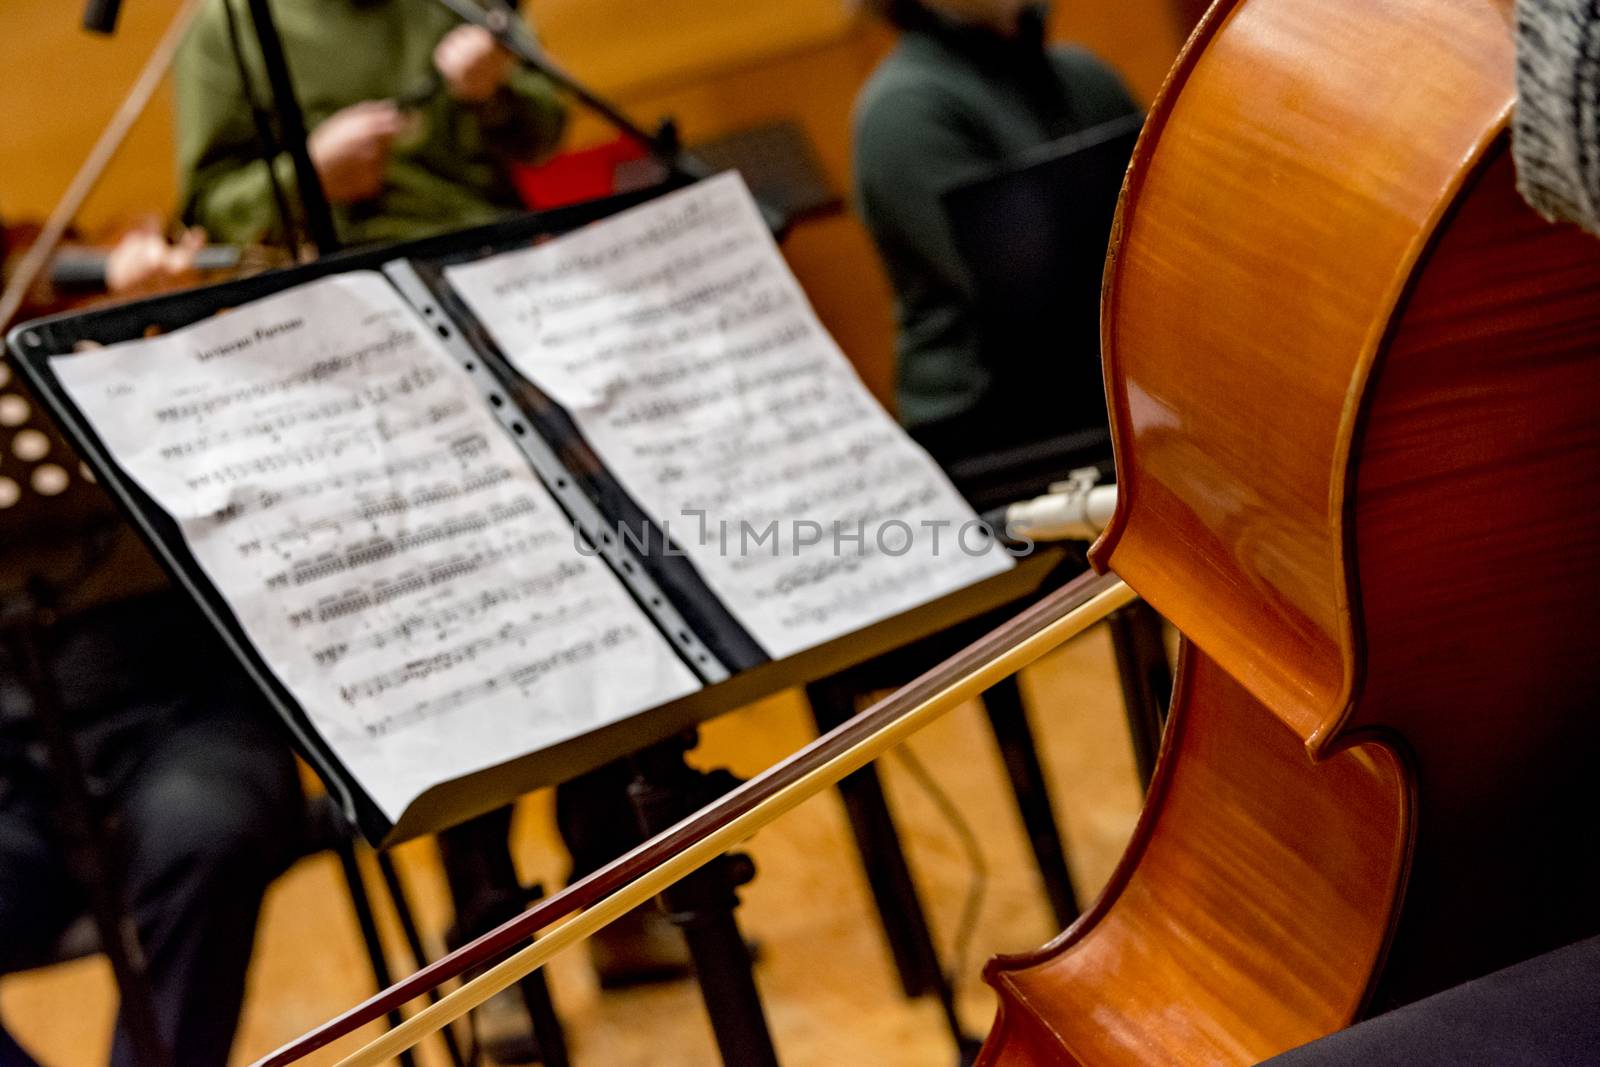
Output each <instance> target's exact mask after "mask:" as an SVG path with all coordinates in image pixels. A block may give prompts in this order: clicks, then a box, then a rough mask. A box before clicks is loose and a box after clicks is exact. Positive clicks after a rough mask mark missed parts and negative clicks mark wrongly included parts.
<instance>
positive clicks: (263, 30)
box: [249, 0, 339, 256]
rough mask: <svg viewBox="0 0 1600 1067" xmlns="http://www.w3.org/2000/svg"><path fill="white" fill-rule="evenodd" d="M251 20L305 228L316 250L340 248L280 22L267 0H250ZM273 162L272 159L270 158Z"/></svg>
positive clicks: (321, 251) (331, 210) (321, 253)
mask: <svg viewBox="0 0 1600 1067" xmlns="http://www.w3.org/2000/svg"><path fill="white" fill-rule="evenodd" d="M249 4H250V20H251V22H252V23H254V25H255V32H256V41H257V42H258V43H259V44H260V46H261V62H262V65H263V66H264V67H265V68H266V72H267V84H268V85H269V86H271V88H272V103H273V109H274V110H275V111H277V113H278V121H279V123H281V125H282V128H281V130H280V135H281V136H280V138H279V139H280V140H281V141H282V143H283V149H284V151H286V152H288V153H289V159H290V162H291V163H292V164H293V165H294V177H295V187H296V189H297V190H298V191H299V194H300V206H301V210H302V211H304V212H305V219H306V231H307V233H309V234H310V236H311V243H312V244H314V245H316V247H317V254H318V255H319V256H325V255H328V254H329V253H332V252H337V251H338V250H339V234H338V231H337V230H335V229H334V225H333V209H332V208H330V207H329V206H328V194H327V192H326V191H325V190H324V189H323V188H322V179H321V178H320V177H318V176H317V168H316V166H315V165H314V164H313V163H312V162H311V152H310V149H309V148H307V146H306V137H307V135H306V117H305V112H304V111H302V110H301V109H300V100H299V98H298V97H296V96H295V95H294V83H293V82H292V81H290V79H289V60H288V57H287V56H285V55H284V54H283V38H282V37H280V36H279V34H278V24H277V23H276V22H274V21H273V19H272V10H271V8H269V7H268V6H267V0H249ZM269 165H270V161H269Z"/></svg>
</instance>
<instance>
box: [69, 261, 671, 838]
mask: <svg viewBox="0 0 1600 1067" xmlns="http://www.w3.org/2000/svg"><path fill="white" fill-rule="evenodd" d="M54 368H55V370H56V372H57V374H58V376H59V377H60V378H61V380H62V382H63V384H64V385H65V386H66V388H67V390H68V391H69V393H71V395H72V396H73V398H74V400H75V401H76V402H77V403H78V405H79V406H80V408H82V410H83V411H84V412H85V414H86V415H87V416H88V417H89V419H90V421H91V422H92V423H93V424H94V426H95V429H96V430H97V431H98V432H99V434H100V436H101V438H102V440H104V441H105V442H106V444H107V447H108V448H109V449H110V450H111V452H112V453H113V455H114V456H115V458H116V459H117V461H118V462H119V463H121V464H122V465H123V466H124V467H125V468H126V469H127V470H128V472H129V474H130V475H131V476H132V477H133V478H134V479H135V480H136V481H137V482H138V483H139V484H140V485H141V487H143V488H144V489H145V491H146V492H148V493H149V494H150V495H151V497H152V498H154V499H155V500H156V501H157V502H158V503H159V504H160V505H161V506H162V507H163V508H164V509H165V510H167V511H168V512H169V513H170V514H171V515H172V516H173V517H174V519H175V520H176V521H177V523H178V525H179V527H180V529H181V531H182V533H183V536H184V539H185V541H186V543H187V545H188V547H189V549H190V551H191V552H192V553H193V554H194V557H195V559H196V560H197V561H198V563H199V564H200V566H201V568H202V569H203V570H204V571H205V573H206V575H207V577H209V578H210V579H211V581H212V582H213V583H214V584H215V586H216V587H217V589H218V591H219V592H220V593H221V594H222V595H223V597H224V599H225V600H226V601H227V602H228V604H229V606H230V607H231V608H232V610H233V613H234V615H235V616H236V617H237V618H238V620H239V622H240V624H241V625H242V626H243V627H244V630H245V632H246V634H247V635H248V636H249V638H250V640H251V642H252V643H253V644H254V645H255V647H256V649H257V650H258V651H259V652H260V654H261V656H262V659H263V660H264V661H265V662H266V664H267V665H268V667H270V668H271V670H272V671H273V673H274V674H276V675H277V677H278V678H279V680H280V681H282V683H283V684H284V686H285V687H286V688H287V689H288V690H289V691H290V692H291V693H292V694H293V695H294V696H295V698H296V700H297V701H298V702H299V703H300V704H301V706H302V707H303V708H304V709H305V711H306V715H307V717H308V718H309V719H310V720H311V722H312V723H313V724H314V725H315V726H316V728H317V729H318V730H319V731H320V732H321V734H322V735H323V737H324V738H325V739H326V740H327V741H328V743H329V744H330V746H331V747H332V748H333V749H334V751H335V753H336V754H337V755H338V757H339V759H340V762H341V763H343V764H344V765H345V766H346V767H347V768H349V769H350V771H351V772H352V773H353V774H354V775H355V776H356V778H357V779H358V780H360V781H361V782H362V784H363V785H364V787H365V788H366V790H367V792H368V793H370V794H371V795H372V797H373V799H374V800H375V801H376V802H377V803H378V805H379V807H380V808H381V809H382V810H384V812H385V813H386V814H388V815H389V817H390V818H391V819H397V818H398V817H399V815H400V813H401V812H402V811H403V810H404V809H405V806H406V805H407V804H408V803H409V802H410V801H411V800H412V799H413V798H414V797H416V796H417V795H418V794H419V793H421V792H422V791H423V790H425V789H427V788H428V787H430V786H432V785H435V784H438V783H440V782H443V781H447V780H449V779H452V778H457V777H460V776H461V775H464V774H467V773H469V772H471V771H474V770H478V769H480V768H482V767H485V766H488V765H490V764H493V763H498V762H501V761H503V760H505V759H508V758H512V757H515V756H518V755H522V754H524V753H527V752H533V751H537V750H539V749H541V748H544V747H547V746H549V745H552V744H556V743H559V742H560V741H564V740H567V739H569V738H570V737H572V736H574V734H575V733H576V732H579V731H581V730H583V729H587V728H590V727H592V725H594V724H596V723H604V722H608V721H613V720H615V719H618V718H622V717H625V716H627V715H632V714H635V713H637V712H639V711H642V710H644V709H646V708H648V707H650V706H653V705H655V704H658V703H662V702H664V701H667V700H671V699H673V698H675V697H678V696H682V695H684V694H685V693H688V692H691V691H692V690H693V689H694V688H695V687H696V685H697V683H696V681H695V679H694V677H693V675H692V674H691V673H690V672H689V670H688V669H687V668H686V667H685V666H684V665H683V664H682V662H681V661H680V660H679V659H678V658H677V657H676V656H675V654H674V653H673V652H672V650H671V648H670V646H669V645H668V643H667V641H666V639H665V638H663V637H662V636H661V635H660V634H659V633H658V632H657V631H656V630H655V629H654V627H653V626H652V625H651V623H650V622H649V621H648V620H647V619H646V617H645V616H644V615H643V613H642V612H641V610H640V609H639V607H638V606H637V605H636V604H635V603H634V602H633V601H632V600H631V599H630V598H629V596H628V594H627V593H626V591H625V590H624V589H623V587H622V585H621V584H620V582H619V581H618V580H617V579H616V578H615V577H614V576H613V575H612V574H611V573H610V572H609V571H608V570H606V568H605V565H604V564H603V563H601V562H599V561H598V560H595V559H592V558H589V557H586V556H584V555H583V554H581V553H580V552H579V551H578V549H577V547H576V545H575V543H574V535H573V532H572V530H571V528H570V526H569V525H568V523H567V521H566V519H565V518H564V517H563V516H562V514H561V512H560V510H559V509H558V508H557V506H556V505H555V502H554V501H553V500H552V499H551V498H550V496H549V494H548V493H547V492H546V491H545V489H544V487H543V486H542V485H540V484H539V482H538V481H537V480H536V479H535V478H534V477H533V475H532V473H531V471H530V470H529V468H528V466H527V463H526V461H525V460H524V459H523V457H522V456H521V454H520V453H519V452H518V451H517V450H516V448H515V447H514V446H513V445H512V444H511V442H510V441H509V440H508V438H507V436H506V433H505V431H504V430H503V429H502V428H501V427H500V426H499V424H498V423H496V422H495V421H494V419H493V417H492V415H491V414H490V413H489V410H488V407H487V404H486V403H485V402H484V401H483V399H482V397H481V396H480V395H479V394H478V392H477V390H476V388H475V387H474V385H473V384H472V382H471V380H470V378H469V377H468V376H467V374H466V373H465V372H464V371H463V370H462V369H461V368H460V367H459V366H458V365H457V364H456V363H455V362H454V360H453V359H452V358H451V356H450V354H449V353H448V352H447V351H446V350H445V349H444V348H443V347H442V345H440V343H439V342H438V340H437V339H436V338H435V337H434V336H433V334H432V332H431V331H430V330H429V329H428V328H427V326H426V325H425V324H424V323H423V322H422V321H421V319H420V318H419V317H418V316H416V315H415V313H414V312H412V311H411V309H410V308H408V307H407V306H406V305H405V303H404V301H402V300H401V298H400V297H399V295H398V294H397V293H395V291H394V290H393V289H392V288H391V287H390V286H389V284H388V283H387V282H386V281H385V280H384V279H383V278H382V277H381V276H380V275H377V274H370V273H352V274H347V275H343V276H339V277H335V278H329V279H324V280H322V281H319V282H313V283H310V284H308V285H305V286H300V287H298V288H296V289H293V290H289V291H287V292H284V293H281V294H278V295H277V296H274V297H269V298H267V299H266V300H262V301H259V302H257V303H254V304H250V305H246V306H244V307H240V308H235V309H234V310H233V311H231V312H230V313H228V314H227V315H224V316H221V317H219V318H215V319H210V320H207V321H205V322H201V323H198V324H196V325H194V326H191V327H188V328H186V329H184V330H179V331H176V332H173V333H168V334H164V335H161V336H159V337H154V338H148V339H145V340H141V341H135V342H129V343H128V344H126V345H117V346H112V347H110V348H105V349H100V350H98V351H95V352H91V353H85V354H82V355H74V356H69V357H61V358H59V359H58V360H56V361H55V364H54Z"/></svg>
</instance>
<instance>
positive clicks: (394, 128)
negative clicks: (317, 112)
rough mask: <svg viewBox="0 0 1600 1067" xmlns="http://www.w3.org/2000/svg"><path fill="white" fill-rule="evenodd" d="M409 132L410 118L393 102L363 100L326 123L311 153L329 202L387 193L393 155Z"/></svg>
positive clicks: (319, 129)
mask: <svg viewBox="0 0 1600 1067" xmlns="http://www.w3.org/2000/svg"><path fill="white" fill-rule="evenodd" d="M405 128H406V118H405V115H404V114H403V113H402V112H401V110H400V109H399V108H398V107H397V106H395V104H394V103H393V102H392V101H389V100H363V101H362V102H361V103H359V104H351V105H350V106H349V107H347V108H341V109H340V110H338V111H335V112H334V113H333V114H331V115H329V116H328V117H327V118H325V119H323V120H322V122H321V123H319V124H318V125H317V128H316V129H314V130H312V131H311V136H310V137H309V138H307V140H306V148H307V150H308V151H309V152H310V153H311V162H312V164H313V165H314V166H315V167H316V168H317V177H319V178H321V179H322V188H323V191H324V192H326V193H327V194H328V199H329V200H331V201H333V202H334V203H336V204H353V203H355V202H357V201H360V200H370V199H371V198H372V197H375V196H377V195H378V194H379V193H380V192H382V191H383V172H384V168H385V167H387V166H388V163H389V150H390V148H391V147H392V146H393V144H394V139H395V138H396V137H397V136H399V135H400V133H402V132H403V131H404V130H405Z"/></svg>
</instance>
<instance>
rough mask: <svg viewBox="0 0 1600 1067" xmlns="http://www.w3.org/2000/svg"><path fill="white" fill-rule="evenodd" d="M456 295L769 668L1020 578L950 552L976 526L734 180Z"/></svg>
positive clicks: (533, 254)
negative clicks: (859, 369) (679, 551)
mask: <svg viewBox="0 0 1600 1067" xmlns="http://www.w3.org/2000/svg"><path fill="white" fill-rule="evenodd" d="M446 277H447V280H448V281H449V282H450V284H451V286H452V287H453V288H454V289H455V290H456V291H457V293H458V294H460V295H461V297H462V298H463V300H464V301H465V302H466V304H467V305H468V307H469V308H470V309H471V311H472V312H473V314H474V315H475V316H476V317H477V318H478V319H479V321H480V322H482V323H483V324H484V326H485V327H486V328H487V329H488V331H489V332H490V334H491V335H492V336H493V337H494V339H495V341H496V343H497V344H498V345H499V346H500V348H501V349H502V350H503V351H504V352H505V353H506V354H507V355H508V356H509V357H510V359H511V361H512V362H513V363H514V364H515V365H516V367H517V369H518V370H520V371H521V372H522V373H523V374H525V375H527V377H528V378H530V379H531V380H532V381H534V382H535V383H537V384H538V385H539V386H540V387H541V388H542V389H543V390H544V391H545V392H547V393H548V394H549V395H550V396H552V397H553V398H554V399H555V400H556V401H557V402H558V403H560V404H561V405H562V406H563V407H565V408H566V409H567V410H568V411H569V412H570V413H571V414H572V416H573V418H574V420H575V421H576V422H577V424H578V427H579V429H580V430H581V431H582V432H583V435H584V436H585V437H586V438H587V439H588V441H589V442H590V444H591V445H593V447H594V449H595V451H596V453H597V454H598V455H599V456H600V458H601V460H602V461H603V462H604V463H605V464H606V465H607V466H608V467H609V468H610V469H611V470H612V472H613V473H615V474H616V475H617V477H618V478H619V479H620V480H621V482H622V483H623V485H624V486H625V487H626V488H627V489H628V491H629V492H630V493H631V494H632V495H633V496H634V498H635V499H637V500H638V501H639V502H640V503H641V504H642V505H643V506H644V508H645V509H646V511H648V512H650V513H651V514H653V515H654V516H655V517H656V519H657V521H658V522H661V523H662V524H663V525H665V526H666V527H667V528H668V533H669V535H670V536H671V537H672V539H673V541H674V542H676V543H677V544H678V545H679V546H680V547H682V548H683V550H684V551H685V553H686V554H687V555H688V556H689V557H690V559H691V560H692V562H693V563H694V564H695V567H696V569H697V570H698V571H699V572H700V574H701V575H703V576H704V578H705V580H706V582H707V584H709V585H710V586H711V588H712V589H713V591H715V592H716V593H717V595H718V596H719V597H721V598H722V600H723V601H724V602H726V603H727V605H728V606H729V607H730V608H731V609H732V610H733V612H734V614H735V615H736V616H737V617H738V618H739V620H740V621H741V622H742V623H743V624H744V625H745V627H746V628H747V629H748V630H749V631H750V632H751V633H752V635H754V636H755V638H756V639H757V640H758V641H759V642H760V643H761V644H762V645H763V647H765V648H766V650H767V651H768V652H769V653H770V654H772V655H773V656H784V655H789V654H791V653H794V652H797V651H800V650H801V649H804V648H808V647H810V646H812V645H815V644H818V643H820V642H822V641H826V640H829V639H830V638H833V637H837V636H840V635H842V634H846V633H849V632H851V631H853V630H857V629H859V628H861V627H864V626H866V625H869V624H870V623H872V622H875V621H877V620H879V619H882V618H886V617H888V616H890V615H893V614H895V613H898V612H900V611H905V610H908V609H910V608H912V607H915V606H917V605H919V604H923V603H926V602H927V601H929V600H932V599H934V598H936V597H938V596H941V595H943V594H945V593H948V592H951V591H953V590H955V589H958V588H960V587H962V586H964V585H967V584H970V583H972V582H975V581H978V580H979V579H981V578H984V577H987V576H989V575H991V574H994V573H997V572H999V571H1001V570H1004V569H1005V568H1006V567H1007V566H1009V565H1010V560H1009V558H1008V557H1006V556H1005V555H1004V553H1003V552H1001V551H1000V550H999V549H998V548H997V547H996V546H995V545H994V544H993V543H992V541H984V540H980V539H974V538H967V539H966V543H965V544H962V543H960V539H958V538H957V537H956V536H954V531H956V530H958V529H960V528H962V527H964V526H966V525H967V524H971V523H975V522H976V516H975V515H974V514H973V513H972V511H971V509H970V508H968V507H967V505H966V503H965V502H964V501H962V500H961V498H960V497H959V496H958V495H957V494H956V492H955V490H954V489H953V488H952V487H951V486H950V484H949V482H948V481H947V480H946V479H945V477H944V475H943V474H942V472H940V471H939V469H938V468H937V466H935V465H934V463H933V461H932V460H931V459H929V458H928V457H927V455H926V454H924V453H923V452H922V451H921V450H920V449H918V448H917V447H916V446H915V445H914V444H912V443H911V441H910V440H909V439H908V438H907V437H906V436H905V435H904V433H903V432H902V431H900V429H899V428H898V427H896V426H895V425H894V423H893V422H892V420H890V418H889V417H888V415H887V414H886V413H885V412H884V411H883V409H882V408H881V407H879V406H878V404H877V403H876V402H875V401H874V400H873V399H872V397H871V395H870V394H869V393H868V392H867V391H866V389H865V387H864V386H863V385H862V384H861V381H860V379H859V378H857V377H856V375H855V372H854V370H853V369H852V368H851V367H850V365H849V363H848V361H847V360H846V359H845V357H844V355H843V353H841V352H840V351H839V349H838V347H837V345H835V344H834V342H833V341H832V339H831V338H830V337H829V336H828V334H827V332H826V330H824V329H823V327H822V325H821V323H819V322H818V321H817V318H816V315H815V313H814V312H813V311H812V309H811V306H810V304H809V302H808V301H807V300H806V298H805V295H804V293H803V292H802V290H801V289H800V286H799V284H798V282H796V281H795V279H794V276H793V275H792V274H791V273H790V272H789V270H788V267H787V266H786V265H785V264H784V262H783V258H782V256H781V255H780V254H779V252H778V250H777V247H776V246H775V245H774V244H773V242H772V239H771V237H770V235H769V234H768V233H767V231H766V229H765V224H764V222H763V221H762V219H761V215H760V212H759V210H758V209H757V208H756V206H755V203H754V201H753V200H752V199H751V198H750V195H749V193H748V191H747V190H746V189H745V188H744V186H743V183H742V181H741V180H740V179H739V177H738V176H737V175H736V174H726V175H722V176H719V177H717V178H713V179H710V180H707V181H703V182H700V183H698V184H696V185H694V186H691V187H689V188H687V189H683V190H680V191H678V192H675V193H672V194H669V195H667V196H664V197H660V198H658V199H656V200H653V201H651V202H650V203H648V204H645V205H643V206H641V207H638V208H635V209H633V210H632V211H630V212H626V213H623V214H621V215H617V216H614V217H612V218H610V219H606V220H603V221H601V222H598V223H595V224H593V225H591V226H589V227H586V228H585V229H583V230H580V231H577V232H575V233H573V234H569V235H567V236H565V237H563V238H561V239H560V240H559V241H554V242H550V243H548V244H546V245H542V246H539V247H536V248H532V249H525V250H519V251H516V252H511V253H507V254H505V255H501V256H496V257H493V258H490V259H485V260H480V261H478V262H475V263H468V264H461V265H459V266H454V267H451V268H448V269H447V271H446ZM902 528H904V529H905V530H906V531H909V541H908V542H907V543H905V544H902V540H904V538H903V537H902ZM941 532H944V534H945V536H944V537H943V539H942V540H941V539H940V538H939V535H940V533H941Z"/></svg>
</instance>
